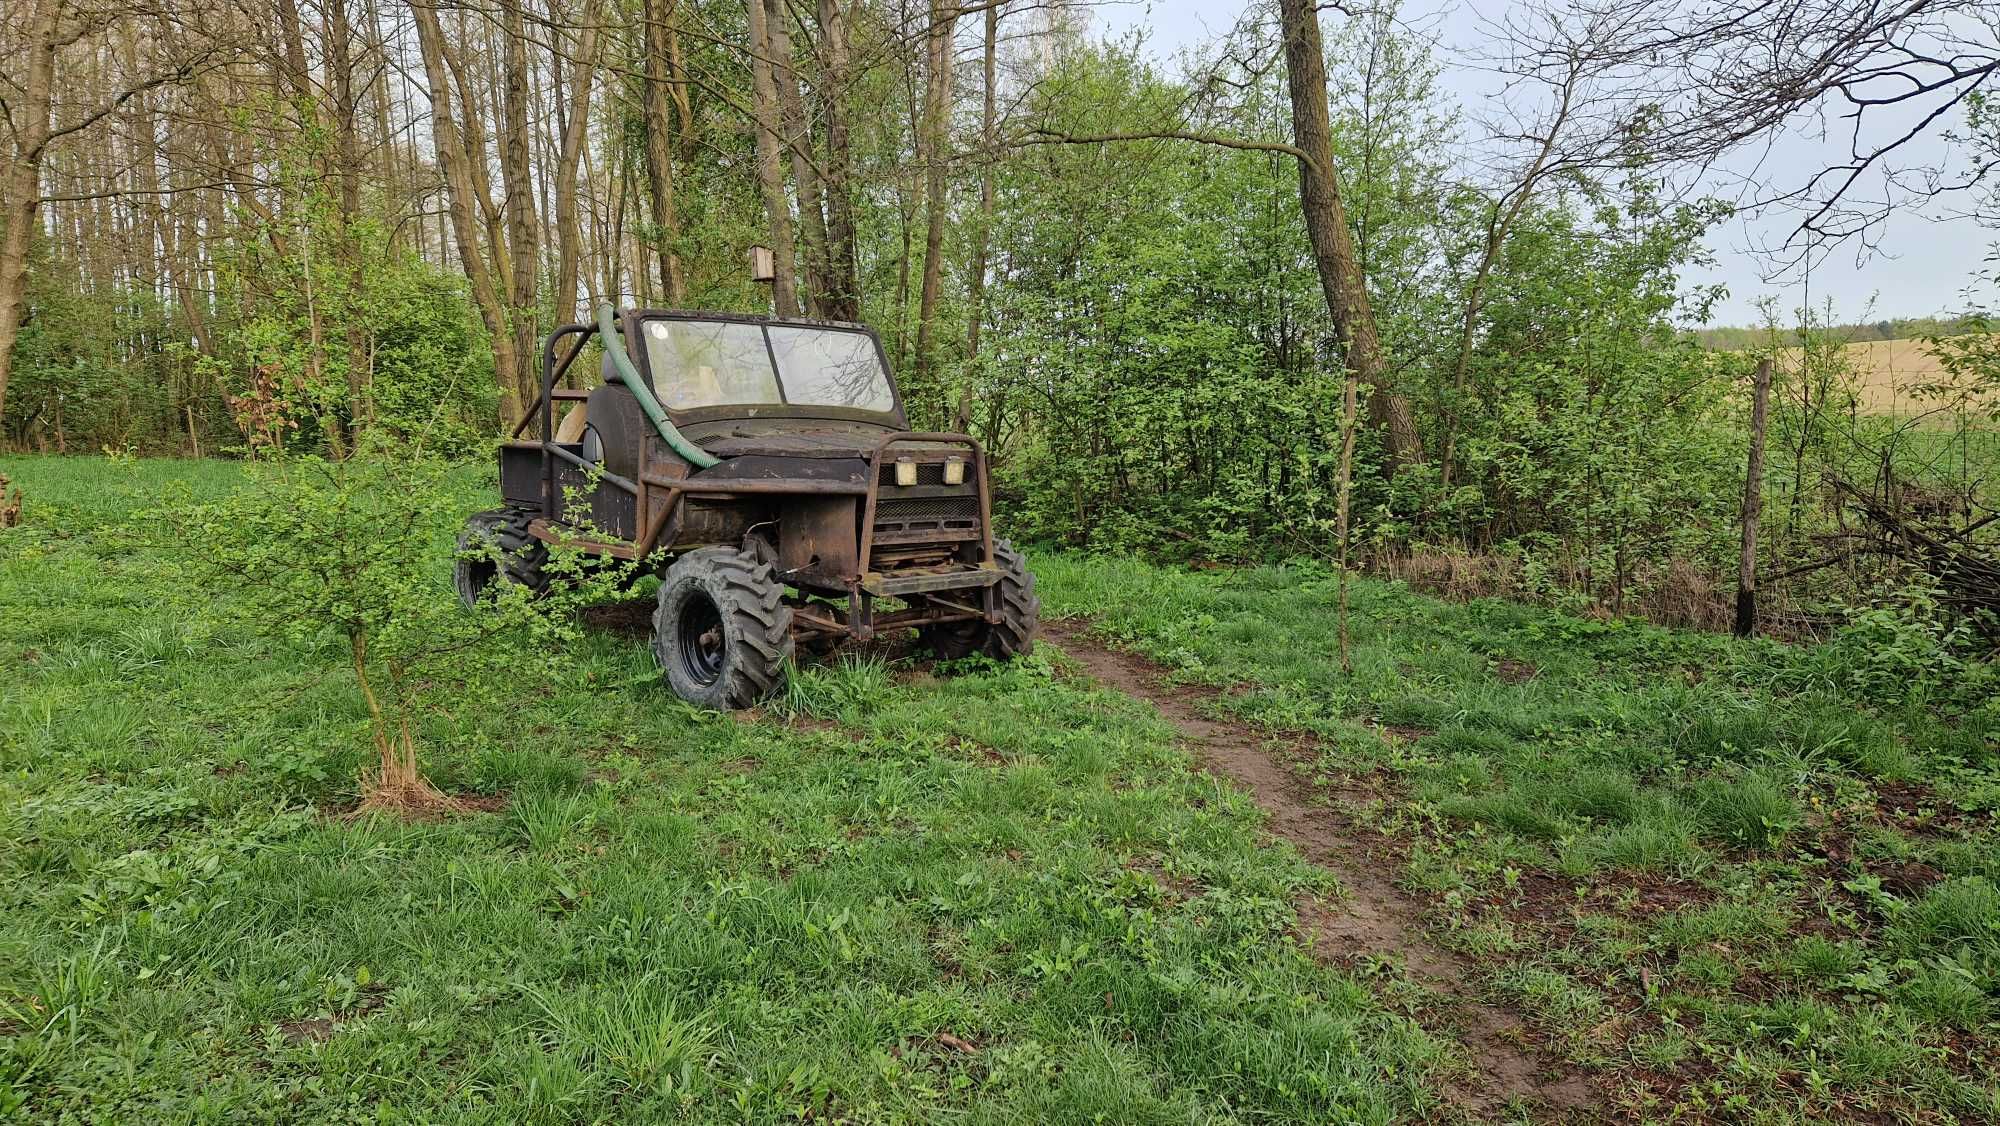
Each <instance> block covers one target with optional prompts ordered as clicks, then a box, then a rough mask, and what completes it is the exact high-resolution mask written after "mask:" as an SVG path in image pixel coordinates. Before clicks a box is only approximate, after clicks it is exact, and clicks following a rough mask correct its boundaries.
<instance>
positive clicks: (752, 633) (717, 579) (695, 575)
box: [653, 547, 793, 711]
mask: <svg viewBox="0 0 2000 1126" xmlns="http://www.w3.org/2000/svg"><path fill="white" fill-rule="evenodd" d="M784 594H785V588H784V587H783V585H781V584H780V583H779V582H778V581H777V578H776V576H774V575H773V574H772V572H771V565H770V564H769V563H761V562H759V561H758V560H757V558H756V557H755V556H752V555H749V554H747V553H745V552H742V551H738V550H736V549H735V548H730V547H704V548H701V549H700V550H698V551H690V552H688V553H687V554H686V555H683V556H681V557H680V558H679V559H676V560H675V561H674V564H673V566H671V567H669V568H667V575H666V578H665V579H664V580H662V581H661V583H660V604H659V608H658V609H657V610H655V611H654V612H653V655H654V656H656V657H658V658H659V661H660V668H661V669H663V670H665V672H666V676H667V686H668V687H669V688H672V689H673V690H674V694H675V695H676V696H679V697H680V698H681V699H683V700H686V701H687V702H688V703H691V704H695V705H697V706H699V707H704V708H714V709H716V710H717V711H728V710H731V709H735V708H742V707H748V706H749V705H751V704H754V703H756V702H757V701H759V700H762V699H764V698H765V697H767V696H769V695H771V693H773V692H775V691H777V690H778V688H779V686H780V685H782V684H783V683H784V679H785V665H786V664H787V663H788V662H789V661H790V660H791V659H792V653H793V642H792V608H791V607H790V606H787V605H785V603H784Z"/></svg>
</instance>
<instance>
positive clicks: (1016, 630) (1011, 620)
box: [917, 540, 1042, 661]
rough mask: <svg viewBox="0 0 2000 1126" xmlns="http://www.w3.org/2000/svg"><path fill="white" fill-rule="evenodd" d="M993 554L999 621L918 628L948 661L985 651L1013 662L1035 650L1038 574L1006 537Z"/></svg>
mask: <svg viewBox="0 0 2000 1126" xmlns="http://www.w3.org/2000/svg"><path fill="white" fill-rule="evenodd" d="M993 557H994V561H995V562H997V563H999V564H1000V581H999V582H998V583H997V584H995V586H994V593H995V594H996V595H997V596H998V597H999V600H1000V620H999V622H997V623H994V622H951V623H948V624H946V625H941V626H925V627H924V628H923V629H920V630H918V631H917V637H918V639H919V640H921V641H922V642H923V643H924V644H925V645H928V646H930V649H931V652H933V653H936V654H937V655H938V656H940V657H943V658H944V659H945V660H948V661H955V660H957V659H959V658H960V657H970V656H971V655H973V654H974V653H984V654H985V655H986V656H988V657H991V658H993V659H994V660H996V661H1011V660H1013V659H1014V658H1015V657H1020V656H1025V655H1026V654H1028V653H1032V652H1034V649H1035V627H1036V624H1037V623H1038V622H1039V621H1040V620H1041V615H1042V600H1041V599H1040V598H1037V597H1035V576H1034V574H1033V573H1032V572H1030V571H1029V570H1028V562H1027V560H1025V559H1023V558H1021V553H1020V552H1018V551H1015V550H1014V545H1013V544H1011V543H1008V542H1007V541H1006V540H994V541H993Z"/></svg>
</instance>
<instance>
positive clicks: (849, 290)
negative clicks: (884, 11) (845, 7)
mask: <svg viewBox="0 0 2000 1126" xmlns="http://www.w3.org/2000/svg"><path fill="white" fill-rule="evenodd" d="M819 34H820V52H821V57H820V101H821V108H822V111H823V112H824V113H825V114H826V175H825V176H824V177H822V179H823V180H824V182H825V188H826V239H827V248H826V258H827V262H826V270H827V284H828V287H829V288H828V291H827V293H826V294H825V298H824V305H825V310H826V313H825V315H826V316H827V317H828V318H829V319H831V320H836V321H858V320H860V319H861V264H860V255H859V254H858V253H857V252H856V249H855V243H856V228H855V222H854V198H853V193H852V189H851V187H850V185H851V184H852V183H853V180H854V176H853V170H852V169H853V162H852V159H851V157H850V156H849V146H848V139H847V80H848V70H847V65H848V64H847V20H846V17H845V16H843V15H842V14H841V11H840V3H839V0H819Z"/></svg>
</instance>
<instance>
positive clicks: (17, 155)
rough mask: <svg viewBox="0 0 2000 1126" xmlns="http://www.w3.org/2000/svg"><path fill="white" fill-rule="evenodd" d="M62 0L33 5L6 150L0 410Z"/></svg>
mask: <svg viewBox="0 0 2000 1126" xmlns="http://www.w3.org/2000/svg"><path fill="white" fill-rule="evenodd" d="M59 4H60V0H36V3H35V5H34V7H33V8H32V9H31V10H30V13H31V14H30V15H29V23H28V34H27V55H28V63H27V67H26V68H25V73H23V74H22V76H21V100H20V102H19V103H18V104H19V106H20V109H19V111H17V112H18V113H19V116H18V117H16V118H15V119H14V146H13V149H12V151H10V152H8V153H7V173H6V179H5V181H4V184H5V189H6V190H5V193H4V196H5V198H4V199H0V223H5V224H6V228H7V230H6V235H5V237H4V240H0V411H4V410H5V409H6V407H7V379H8V377H9V376H10V375H12V374H13V368H14V340H15V338H16V337H18V336H19V335H20V333H21V316H22V314H23V313H24V312H25V311H26V304H27V291H28V240H29V237H30V236H31V235H32V234H33V233H34V227H35V208H36V205H37V204H39V203H40V202H41V188H42V185H41V170H42V153H43V151H44V149H45V148H46V147H47V145H48V141H49V129H50V120H49V111H50V106H51V101H50V99H51V95H52V93H53V90H54V87H55V68H56V23H57V18H58V15H59V12H60V7H59Z"/></svg>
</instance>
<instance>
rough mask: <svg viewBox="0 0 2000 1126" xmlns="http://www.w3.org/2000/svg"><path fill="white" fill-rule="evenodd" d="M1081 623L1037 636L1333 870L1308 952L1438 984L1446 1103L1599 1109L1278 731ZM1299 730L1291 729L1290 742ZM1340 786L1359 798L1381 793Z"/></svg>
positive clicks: (1490, 1113) (1482, 1114)
mask: <svg viewBox="0 0 2000 1126" xmlns="http://www.w3.org/2000/svg"><path fill="white" fill-rule="evenodd" d="M1087 628H1088V623H1085V622H1080V621H1057V622H1044V623H1043V624H1042V636H1043V638H1045V639H1047V640H1050V641H1053V642H1055V643H1056V644H1057V645H1058V646H1059V647H1061V649H1062V651H1063V652H1064V653H1065V654H1067V655H1068V656H1069V657H1070V658H1071V659H1072V660H1075V661H1076V662H1077V663H1079V664H1081V665H1082V666H1083V667H1084V669H1085V670H1087V671H1088V672H1089V674H1090V675H1091V677H1092V678H1093V679H1095V680H1096V681H1098V683H1100V684H1102V685H1104V686H1106V687H1109V688H1114V689H1116V690H1118V691H1120V692H1124V693H1126V694H1127V695H1130V696H1135V697H1137V698H1139V699H1142V700H1145V701H1147V702H1149V703H1151V704H1152V705H1153V706H1154V707H1155V708H1157V709H1158V710H1159V712H1160V714H1161V715H1163V716H1164V717H1166V718H1167V719H1168V720H1170V721H1171V722H1172V723H1173V724H1174V726H1175V727H1177V728H1179V729H1180V733H1181V736H1182V738H1183V739H1184V740H1185V741H1186V743H1187V746H1188V748H1189V750H1191V751H1192V752H1194V754H1195V756H1196V758H1197V759H1198V760H1199V761H1200V763H1201V765H1202V766H1203V768H1205V769H1206V770H1207V771H1208V772H1209V773H1211V774H1215V775H1218V776H1220V777H1224V778H1227V779H1229V780H1231V781H1233V782H1235V783H1236V784H1238V785H1240V786H1242V787H1243V788H1244V789H1245V790H1248V791H1249V792H1250V794H1251V796H1253V797H1254V798H1255V799H1256V800H1257V804H1258V805H1259V806H1260V807H1261V808H1262V809H1263V811H1264V813H1265V815H1266V818H1267V820H1266V826H1267V828H1268V829H1269V830H1270V832H1271V833H1272V834H1273V835H1274V836H1277V837H1281V838H1283V839H1284V840H1286V841H1289V842H1291V844H1292V845H1293V846H1294V847H1295V848H1297V849H1298V851H1299V853H1300V855H1302V856H1304V857H1305V858H1306V859H1307V860H1310V861H1312V862H1313V863H1314V864H1317V865H1319V866H1320V867H1322V868H1325V869H1326V870H1328V871H1330V872H1332V873H1333V875H1334V876H1335V877H1336V878H1337V879H1339V881H1340V884H1341V887H1342V889H1343V890H1344V891H1345V892H1346V898H1345V899H1343V900H1341V901H1340V902H1339V903H1333V904H1330V903H1326V902H1322V901H1320V900H1319V899H1317V898H1314V899H1310V900H1307V901H1306V902H1304V903H1302V904H1301V905H1300V907H1299V924H1300V926H1301V928H1302V929H1303V930H1305V931H1306V932H1307V933H1308V934H1310V935H1311V936H1312V938H1313V939H1314V951H1315V953H1316V954H1317V955H1318V956H1319V957H1321V958H1323V959H1326V960H1328V961H1336V962H1345V961H1349V960H1352V959H1354V958H1357V957H1364V956H1371V955H1372V956H1374V957H1377V958H1387V959H1391V960H1393V961H1395V962H1398V963H1400V964H1401V965H1402V966H1403V968H1404V971H1405V972H1406V973H1407V974H1408V976H1409V978H1410V980H1412V981H1414V982H1416V983H1417V984H1419V985H1422V986H1424V987H1425V988H1426V989H1428V990H1430V991H1431V992H1433V993H1435V994H1437V995H1439V997H1440V998H1441V1000H1442V1001H1443V1004H1442V1005H1441V1006H1439V1011H1440V1012H1442V1013H1443V1014H1444V1016H1445V1019H1446V1020H1447V1021H1448V1022H1449V1026H1448V1027H1447V1028H1445V1029H1433V1031H1443V1032H1447V1033H1448V1034H1450V1035H1453V1036H1455V1037H1456V1038H1457V1039H1458V1040H1459V1041H1460V1042H1461V1043H1462V1044H1463V1045H1464V1046H1465V1049H1466V1052H1467V1055H1468V1056H1469V1058H1470V1061H1471V1065H1472V1071H1473V1074H1472V1075H1470V1076H1468V1077H1466V1078H1465V1079H1463V1080H1460V1081H1459V1082H1458V1083H1456V1084H1454V1085H1453V1086H1452V1087H1450V1088H1449V1089H1447V1091H1446V1092H1445V1095H1446V1098H1447V1100H1448V1101H1449V1102H1450V1103H1451V1104H1452V1105H1453V1106H1455V1107H1457V1108H1458V1109H1459V1110H1460V1111H1462V1112H1464V1113H1467V1114H1469V1115H1471V1116H1473V1117H1475V1118H1482V1119H1491V1118H1497V1117H1503V1116H1505V1115H1506V1114H1507V1113H1508V1111H1509V1110H1510V1109H1518V1108H1522V1107H1527V1108H1533V1110H1534V1111H1536V1112H1537V1116H1538V1117H1540V1118H1542V1119H1544V1120H1556V1121H1594V1120H1597V1119H1600V1118H1602V1117H1604V1116H1605V1115H1606V1114H1607V1113H1608V1107H1607V1104H1606V1103H1605V1101H1604V1098H1603V1096H1602V1094H1601V1093H1600V1092H1599V1091H1598V1090H1597V1088H1596V1086H1595V1085H1594V1084H1592V1083H1591V1082H1590V1080H1589V1079H1588V1078H1586V1077H1584V1076H1583V1075H1581V1074H1580V1073H1578V1072H1577V1071H1575V1070H1574V1069H1573V1068H1571V1067H1570V1066H1569V1065H1567V1064H1566V1063H1564V1062H1563V1061H1562V1060H1560V1059H1558V1058H1556V1057H1555V1056H1553V1055H1550V1054H1547V1053H1544V1052H1542V1051H1539V1050H1538V1049H1537V1048H1536V1047H1535V1044H1534V1039H1533V1036H1532V1034H1531V1033H1530V1031H1529V1029H1528V1027H1527V1025H1526V1024H1525V1023H1524V1022H1523V1021H1522V1020H1521V1018H1520V1017H1519V1016H1517V1015H1515V1014H1514V1013H1512V1012H1509V1011H1508V1010H1506V1009H1504V1008H1501V1007H1499V1006H1496V1005H1492V1004H1488V1003H1486V1002H1485V1001H1482V1000H1480V999H1479V997H1478V990H1477V987H1476V986H1475V985H1474V982H1473V970H1472V967H1471V965H1470V964H1469V963H1467V962H1465V961H1464V960H1463V959H1461V958H1459V957H1458V956H1457V955H1455V954H1453V953H1451V952H1450V951H1447V950H1444V949H1441V948H1440V947H1438V946H1437V945H1436V944H1435V943H1433V942H1431V941H1430V940H1429V939H1428V938H1426V937H1425V935H1424V917H1425V915H1426V914H1427V913H1428V911H1429V910H1430V909H1429V908H1428V907H1427V906H1426V905H1425V904H1423V903H1421V902H1419V901H1418V900H1417V899H1415V898H1414V897H1412V896H1410V895H1409V894H1407V893H1406V892H1404V891H1403V890H1402V889H1401V888H1399V887H1397V886H1396V884H1395V873H1396V872H1398V871H1400V870H1401V868H1402V864H1401V860H1400V858H1399V857H1398V856H1397V855H1396V854H1395V852H1394V850H1393V849H1392V848H1391V847H1390V846H1389V844H1388V842H1386V841H1385V840H1384V839H1383V838H1382V837H1381V836H1380V835H1379V834H1376V833H1374V832H1372V831H1369V830H1367V829H1364V828H1362V827H1360V826H1358V825H1356V824H1355V823H1354V821H1353V820H1352V819H1351V818H1349V817H1347V816H1346V815H1344V814H1343V813H1341V812H1340V810H1339V809H1338V807H1337V806H1333V805H1329V804H1327V802H1326V801H1325V799H1324V796H1323V795H1322V794H1316V793H1314V792H1313V791H1312V790H1311V788H1310V787H1308V786H1307V784H1306V783H1305V782H1304V781H1303V780H1302V779H1301V778H1300V777H1299V776H1298V774H1296V773H1294V771H1293V770H1292V769H1291V767H1290V766H1289V765H1288V762H1287V760H1288V758H1290V757H1291V756H1290V755H1289V754H1288V753H1287V751H1286V749H1285V748H1286V741H1285V739H1284V738H1283V737H1281V736H1280V735H1278V734H1277V733H1274V732H1270V731H1264V730H1258V729H1255V728H1247V727H1244V726H1242V725H1239V724H1233V723H1229V722H1225V721H1220V720H1216V719H1211V718H1209V717H1208V716H1206V715H1204V714H1202V712H1201V710H1200V703H1201V701H1203V700H1205V699H1208V698H1210V697H1213V696H1215V695H1216V694H1217V691H1216V690H1215V689H1211V688H1203V687H1200V686H1190V685H1185V684H1172V685H1170V684H1168V683H1167V678H1166V674H1165V672H1164V670H1162V669H1161V668H1160V667H1159V666H1157V665H1155V664H1153V663H1152V662H1151V661H1148V660H1147V659H1146V658H1144V657H1141V656H1139V655H1137V654H1134V653H1127V652H1122V651H1118V650H1114V649H1109V648H1106V647H1105V646H1104V645H1103V643H1101V642H1099V641H1096V640H1094V639H1092V638H1091V637H1089V636H1088V635H1087V633H1086V632H1085V631H1086V630H1087ZM1305 738H1306V739H1309V738H1310V737H1309V736H1308V737H1305ZM1299 741H1300V739H1299V738H1298V737H1294V738H1293V739H1292V741H1291V745H1292V746H1294V747H1296V746H1297V745H1298V743H1299ZM1344 796H1346V797H1348V798H1350V799H1353V800H1356V801H1361V800H1367V799H1368V798H1373V797H1379V796H1382V795H1380V794H1372V793H1362V792H1353V793H1349V794H1346V795H1344Z"/></svg>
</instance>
